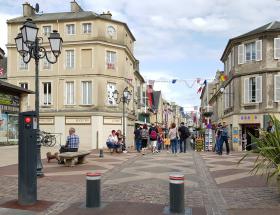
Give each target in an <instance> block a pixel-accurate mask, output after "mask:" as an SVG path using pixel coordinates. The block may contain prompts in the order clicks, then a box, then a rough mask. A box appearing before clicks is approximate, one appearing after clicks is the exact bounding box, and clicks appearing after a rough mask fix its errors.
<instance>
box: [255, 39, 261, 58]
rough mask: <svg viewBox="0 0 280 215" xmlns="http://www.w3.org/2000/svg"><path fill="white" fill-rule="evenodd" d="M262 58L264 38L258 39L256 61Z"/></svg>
mask: <svg viewBox="0 0 280 215" xmlns="http://www.w3.org/2000/svg"><path fill="white" fill-rule="evenodd" d="M261 60H262V40H257V41H256V61H261Z"/></svg>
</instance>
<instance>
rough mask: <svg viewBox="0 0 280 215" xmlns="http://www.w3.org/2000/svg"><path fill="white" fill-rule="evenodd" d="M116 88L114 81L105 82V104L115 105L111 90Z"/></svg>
mask: <svg viewBox="0 0 280 215" xmlns="http://www.w3.org/2000/svg"><path fill="white" fill-rule="evenodd" d="M115 90H116V84H115V83H107V98H108V99H107V104H108V105H116V101H115V99H114V95H113V92H114V91H115Z"/></svg>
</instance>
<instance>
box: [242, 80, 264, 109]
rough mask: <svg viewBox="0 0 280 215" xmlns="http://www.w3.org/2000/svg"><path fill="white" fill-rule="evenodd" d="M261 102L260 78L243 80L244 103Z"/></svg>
mask: <svg viewBox="0 0 280 215" xmlns="http://www.w3.org/2000/svg"><path fill="white" fill-rule="evenodd" d="M260 102H262V77H261V76H257V77H250V78H245V79H244V103H245V104H247V103H260Z"/></svg>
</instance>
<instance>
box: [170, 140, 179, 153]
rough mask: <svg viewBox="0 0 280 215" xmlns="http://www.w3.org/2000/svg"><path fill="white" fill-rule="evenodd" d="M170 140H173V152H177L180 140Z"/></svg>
mask: <svg viewBox="0 0 280 215" xmlns="http://www.w3.org/2000/svg"><path fill="white" fill-rule="evenodd" d="M170 142H171V149H172V153H173V154H175V153H177V145H178V140H177V138H175V139H173V140H171V141H170Z"/></svg>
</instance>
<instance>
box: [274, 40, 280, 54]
mask: <svg viewBox="0 0 280 215" xmlns="http://www.w3.org/2000/svg"><path fill="white" fill-rule="evenodd" d="M274 59H280V38H274Z"/></svg>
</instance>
